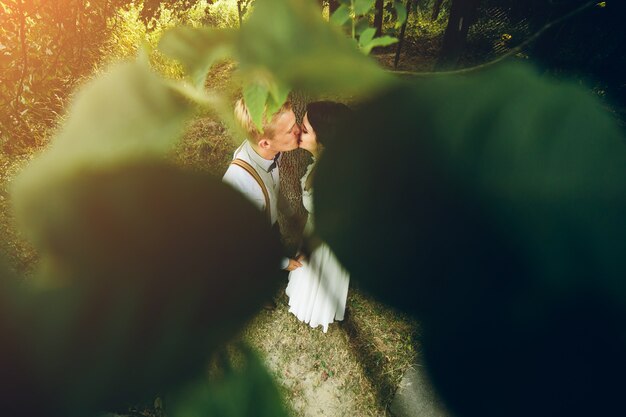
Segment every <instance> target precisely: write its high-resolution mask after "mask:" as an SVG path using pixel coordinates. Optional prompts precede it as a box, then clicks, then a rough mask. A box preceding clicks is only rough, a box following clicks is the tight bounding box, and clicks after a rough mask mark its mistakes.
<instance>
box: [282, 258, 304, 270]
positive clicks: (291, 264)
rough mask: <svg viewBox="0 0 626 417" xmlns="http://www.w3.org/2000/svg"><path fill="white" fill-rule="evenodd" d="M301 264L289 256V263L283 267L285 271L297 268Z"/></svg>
mask: <svg viewBox="0 0 626 417" xmlns="http://www.w3.org/2000/svg"><path fill="white" fill-rule="evenodd" d="M301 266H302V264H301V263H300V261H297V260H295V259H291V258H289V265H287V267H286V268H285V271H293V270H294V269H298V268H300V267H301Z"/></svg>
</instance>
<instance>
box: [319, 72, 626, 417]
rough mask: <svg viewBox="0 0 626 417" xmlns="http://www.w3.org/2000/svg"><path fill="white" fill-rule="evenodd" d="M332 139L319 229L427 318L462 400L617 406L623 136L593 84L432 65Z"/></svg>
mask: <svg viewBox="0 0 626 417" xmlns="http://www.w3.org/2000/svg"><path fill="white" fill-rule="evenodd" d="M355 143H358V144H359V145H358V146H355ZM324 152H325V153H324V154H323V155H322V157H321V158H320V161H319V163H318V168H317V169H318V171H317V174H316V178H315V184H314V187H315V190H316V192H315V194H314V199H315V201H314V203H315V207H316V213H315V214H316V218H315V224H316V228H317V231H318V233H320V235H321V237H322V238H323V239H324V240H326V241H327V242H328V243H329V245H330V246H331V247H332V249H333V251H334V252H335V253H336V255H337V257H338V258H339V260H340V261H341V262H342V264H343V265H345V266H346V268H347V269H348V270H349V271H350V273H351V279H352V278H354V279H355V281H356V280H358V281H359V287H360V288H363V289H364V290H366V291H368V292H370V293H371V294H373V295H375V296H377V297H379V298H380V299H381V300H383V301H385V302H387V303H388V304H390V305H392V306H394V307H397V308H401V309H403V310H404V311H407V312H409V313H411V314H413V315H415V316H417V317H418V318H419V319H420V323H421V325H422V326H423V329H424V333H423V336H422V342H421V343H422V346H423V347H424V358H425V363H426V365H427V367H428V373H429V375H431V377H432V380H433V383H434V384H435V388H436V389H437V391H438V392H440V393H441V395H442V397H443V400H444V401H445V402H446V405H447V406H449V407H450V409H451V411H452V412H454V414H455V415H481V416H486V415H500V414H502V413H504V414H507V415H515V416H526V415H532V414H533V413H535V411H536V404H537V403H540V404H541V405H542V409H543V410H544V411H545V414H546V415H556V414H564V415H589V414H597V413H598V412H597V411H596V410H597V408H598V407H600V408H601V409H602V411H601V412H599V414H608V415H610V414H613V413H612V412H611V411H612V410H619V409H621V407H622V404H621V397H620V396H619V390H618V389H617V388H616V387H617V386H619V382H620V381H621V380H622V377H623V374H624V372H626V358H625V357H624V354H623V352H624V351H625V350H626V339H625V338H624V322H626V281H625V280H624V277H625V276H626V262H624V253H626V221H624V213H625V212H626V146H625V142H624V138H623V136H622V134H621V131H620V129H619V127H618V126H617V125H616V123H615V120H613V118H612V115H610V114H609V113H607V111H606V109H605V108H604V105H602V104H601V103H599V102H598V101H597V100H596V99H595V98H594V97H593V96H592V95H591V94H590V93H589V92H588V91H585V90H584V89H583V88H581V87H580V86H579V85H574V84H568V83H556V82H555V81H553V80H550V79H547V78H544V77H541V76H540V75H538V74H537V72H535V71H534V70H532V69H530V68H528V67H525V66H515V65H505V66H499V67H492V68H489V69H485V70H483V71H480V72H475V73H471V74H465V75H462V76H433V77H425V78H423V79H419V80H414V81H411V82H407V83H406V84H405V85H403V86H400V87H398V88H396V89H393V90H390V91H388V92H387V93H385V94H383V95H381V96H379V97H378V98H376V99H374V100H371V101H369V102H368V103H363V104H361V105H360V106H359V109H358V111H357V113H356V115H355V117H354V119H353V120H351V121H350V123H348V125H347V126H345V127H344V129H343V130H342V131H340V132H339V133H338V134H337V135H336V136H335V137H332V138H326V140H325V151H324ZM397 259H403V260H408V265H407V264H406V263H404V262H395V261H390V260H397ZM390 277H391V278H390ZM468 358H469V359H468ZM512 358H514V360H512ZM572 363H584V364H585V365H584V366H576V367H572ZM580 381H594V382H593V383H592V384H587V385H581V384H580ZM503 382H505V383H503ZM529 384H532V386H533V398H535V399H536V400H537V401H536V402H535V401H532V402H529V401H528V391H527V390H526V387H528V386H529ZM484 392H490V393H491V394H492V396H491V399H490V401H489V402H488V404H486V403H485V401H484V398H483V397H482V394H483V393H484ZM607 392H610V393H611V394H610V395H608V396H607V394H606V393H607ZM569 398H578V399H579V401H576V402H573V403H569V402H568V400H567V399H569ZM598 399H606V400H605V401H600V403H599V401H598ZM494 410H497V411H495V412H494ZM504 410H506V411H504Z"/></svg>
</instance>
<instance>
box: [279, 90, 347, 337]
mask: <svg viewBox="0 0 626 417" xmlns="http://www.w3.org/2000/svg"><path fill="white" fill-rule="evenodd" d="M350 113H351V111H350V109H349V108H348V107H347V106H345V105H344V104H341V103H335V102H330V101H318V102H315V103H310V104H309V105H308V106H307V112H306V114H305V115H304V120H303V123H302V135H301V138H300V147H301V148H302V149H305V150H307V151H308V152H310V153H311V155H312V156H313V162H312V163H311V164H310V165H309V166H308V168H307V170H306V173H305V174H304V176H303V177H302V179H301V185H302V203H303V205H304V207H305V208H306V210H307V211H308V213H309V217H308V220H307V223H306V226H305V228H304V236H305V239H306V241H307V242H308V244H309V245H308V246H309V247H308V249H309V251H308V252H309V254H310V256H309V258H308V259H307V260H303V261H302V267H300V268H298V269H296V270H294V271H292V272H291V273H290V274H289V284H288V285H287V289H286V293H287V296H288V297H289V311H290V312H291V313H293V314H295V315H296V317H298V319H299V320H301V321H303V322H305V323H308V324H309V325H310V326H311V327H313V328H315V327H317V326H322V330H323V331H324V333H326V331H327V330H328V325H329V324H330V323H332V322H333V321H334V320H343V317H344V312H345V309H346V298H347V296H348V283H349V281H350V276H349V275H348V273H347V271H346V270H345V269H344V268H343V267H342V266H341V264H340V263H339V261H338V260H337V258H336V257H335V255H334V254H333V252H332V251H331V250H330V248H329V247H328V245H326V244H325V243H323V242H321V241H320V240H319V239H317V238H316V237H315V235H314V226H313V189H312V184H313V177H314V175H315V163H316V160H317V159H318V157H319V156H320V154H321V153H322V152H323V149H324V141H325V140H329V138H332V136H333V135H334V133H335V130H336V129H337V127H338V125H339V123H340V122H341V121H342V120H344V119H345V118H347V116H349V114H350Z"/></svg>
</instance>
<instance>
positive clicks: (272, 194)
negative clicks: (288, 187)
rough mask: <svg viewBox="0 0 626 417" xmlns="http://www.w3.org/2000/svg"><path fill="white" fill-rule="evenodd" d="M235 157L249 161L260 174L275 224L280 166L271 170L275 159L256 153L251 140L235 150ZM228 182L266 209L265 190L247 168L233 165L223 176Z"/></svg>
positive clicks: (263, 209) (260, 208) (256, 204)
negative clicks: (264, 190)
mask: <svg viewBox="0 0 626 417" xmlns="http://www.w3.org/2000/svg"><path fill="white" fill-rule="evenodd" d="M233 159H241V160H243V161H245V162H247V163H249V164H250V165H251V166H252V168H254V169H255V171H256V172H257V173H258V174H259V177H261V180H263V183H264V184H265V188H266V189H267V194H268V195H269V200H270V218H271V224H272V225H274V224H275V223H276V221H277V220H278V192H279V187H280V173H279V172H278V167H277V166H276V167H275V168H273V169H271V170H270V167H271V166H272V165H274V160H273V159H264V158H262V157H261V155H259V154H258V153H256V151H255V150H254V149H253V148H252V146H251V145H250V142H249V141H247V140H246V141H244V143H243V144H242V145H241V146H240V147H239V148H238V149H237V150H236V151H235V154H234V155H233ZM222 181H224V182H225V183H227V184H230V185H231V186H232V187H233V188H235V189H236V190H238V191H239V192H240V193H242V194H243V195H244V196H246V198H247V199H248V200H250V201H251V202H252V203H253V204H254V205H255V206H257V207H258V208H259V210H261V211H265V197H264V195H263V190H261V187H260V186H259V184H258V183H257V182H256V180H255V179H254V178H253V177H252V175H250V174H249V173H248V172H247V171H246V170H245V169H243V168H242V167H240V166H237V165H231V166H229V167H228V170H227V171H226V173H225V174H224V177H223V178H222Z"/></svg>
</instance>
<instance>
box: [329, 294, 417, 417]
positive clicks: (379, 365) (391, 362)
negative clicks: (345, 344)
mask: <svg viewBox="0 0 626 417" xmlns="http://www.w3.org/2000/svg"><path fill="white" fill-rule="evenodd" d="M350 291H351V292H352V294H351V295H349V297H348V306H347V309H346V313H345V318H344V321H343V322H342V324H341V328H342V329H343V330H344V331H345V332H346V334H347V336H348V341H349V345H350V348H351V350H352V352H353V354H354V355H355V357H356V360H357V362H358V363H359V364H360V365H361V367H362V369H363V374H364V375H365V376H366V377H367V379H368V380H369V382H370V383H371V384H372V387H373V388H374V390H375V392H376V396H377V401H378V404H379V405H380V406H381V407H383V408H384V409H386V410H389V406H390V404H391V402H392V400H393V397H394V395H395V393H396V391H397V389H398V386H399V385H400V381H401V380H402V376H403V375H404V372H405V371H406V369H407V368H408V367H409V366H411V364H412V363H414V361H415V358H416V351H415V346H416V345H417V324H416V323H414V322H408V321H407V320H408V319H406V318H405V317H400V316H398V315H397V314H396V313H395V312H393V311H391V310H388V309H387V308H385V307H384V306H382V305H379V304H378V303H377V302H375V301H372V300H369V299H368V298H366V296H364V295H362V294H361V293H360V292H359V291H358V290H357V291H354V290H353V289H352V288H351V289H350Z"/></svg>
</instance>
